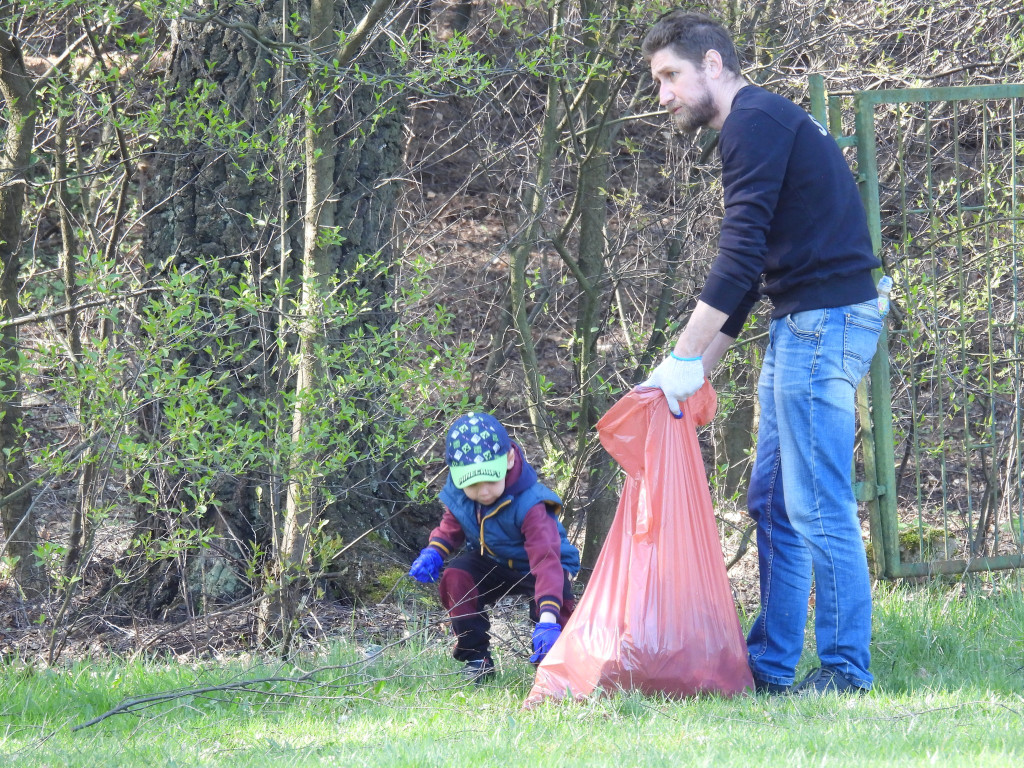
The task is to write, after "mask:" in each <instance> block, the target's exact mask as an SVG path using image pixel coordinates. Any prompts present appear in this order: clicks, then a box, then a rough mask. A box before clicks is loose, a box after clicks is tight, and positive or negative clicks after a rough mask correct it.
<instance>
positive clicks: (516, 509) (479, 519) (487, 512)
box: [441, 446, 580, 576]
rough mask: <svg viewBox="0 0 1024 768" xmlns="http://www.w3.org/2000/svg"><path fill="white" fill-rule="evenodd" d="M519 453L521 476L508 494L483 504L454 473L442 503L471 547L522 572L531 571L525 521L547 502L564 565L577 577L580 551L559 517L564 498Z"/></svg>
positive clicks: (506, 492)
mask: <svg viewBox="0 0 1024 768" xmlns="http://www.w3.org/2000/svg"><path fill="white" fill-rule="evenodd" d="M516 449H518V446H514V448H513V450H516ZM518 453H519V458H520V459H521V462H522V463H521V467H522V472H521V474H520V475H519V479H518V480H516V482H515V483H514V484H513V485H512V486H511V487H509V488H506V489H505V493H504V495H503V496H502V497H501V498H500V499H498V500H497V501H496V502H494V503H493V504H491V505H489V506H487V507H480V506H479V505H478V504H477V503H476V502H474V501H472V500H471V499H470V498H469V497H468V496H466V494H465V493H464V492H463V491H462V490H460V489H459V488H456V487H455V483H453V482H452V479H451V476H450V475H449V477H448V482H446V483H445V486H444V488H443V489H442V490H441V502H442V503H443V504H444V505H445V506H446V507H447V508H448V509H449V510H450V511H451V513H452V514H453V515H454V516H455V519H456V520H458V521H459V525H461V526H462V530H463V532H464V533H465V534H466V544H467V545H468V546H471V547H473V548H474V549H476V550H477V551H479V552H480V553H481V554H483V555H487V556H489V557H491V558H492V559H494V560H495V561H497V562H499V563H501V564H502V565H507V566H508V567H509V568H512V569H513V570H516V571H520V572H521V573H529V571H530V561H529V558H528V557H527V553H526V547H525V539H524V537H523V530H522V527H523V520H524V519H525V518H526V513H527V512H529V511H530V509H531V508H532V507H534V506H535V505H537V504H540V503H543V504H545V505H546V506H547V509H548V514H549V515H551V516H552V517H553V518H554V519H555V525H556V526H557V528H558V536H559V538H560V540H561V550H560V555H561V563H562V568H564V569H565V570H566V571H568V572H569V574H570V575H571V576H575V575H576V574H577V573H578V572H579V570H580V553H579V550H578V549H576V547H574V546H573V545H572V544H571V543H570V541H569V537H568V536H567V535H566V532H565V527H564V526H563V525H562V523H561V522H560V521H559V520H558V513H559V512H560V511H561V509H562V500H561V499H560V498H558V495H557V494H556V493H555V492H554V491H552V490H551V489H549V488H548V487H547V486H545V485H544V484H543V483H541V482H540V480H539V479H538V478H537V472H536V471H535V470H534V469H533V467H531V466H530V464H529V463H528V462H527V461H526V460H525V459H523V452H522V450H521V449H519V450H518Z"/></svg>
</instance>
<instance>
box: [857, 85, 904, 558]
mask: <svg viewBox="0 0 1024 768" xmlns="http://www.w3.org/2000/svg"><path fill="white" fill-rule="evenodd" d="M854 107H855V118H856V144H857V183H858V186H859V187H860V194H861V199H862V200H863V202H864V209H865V211H866V212H867V218H868V230H869V231H870V233H871V245H872V248H873V249H874V252H875V254H876V255H879V254H880V253H881V250H882V223H881V211H880V207H879V199H878V162H877V156H876V154H875V149H876V148H875V104H874V102H873V101H872V100H871V99H870V98H869V97H868V95H867V94H865V93H859V94H857V95H856V96H855V98H854ZM879 257H880V256H879ZM880 258H881V257H880ZM880 274H881V273H880V272H879V273H878V275H876V276H880ZM889 376H890V370H889V332H888V323H887V322H883V323H882V332H881V334H880V336H879V338H878V350H877V351H876V352H875V356H874V358H873V359H872V360H871V372H870V381H871V418H870V422H871V426H870V429H869V430H868V431H867V434H864V439H869V440H870V439H872V438H873V443H874V467H873V469H874V472H873V473H872V472H866V475H867V477H868V479H869V480H870V479H871V475H872V474H873V475H874V483H875V487H874V488H873V489H872V488H868V489H866V491H867V492H866V493H865V494H864V495H865V496H866V497H867V503H868V509H869V513H870V517H871V539H872V542H873V543H874V548H875V553H876V555H875V557H876V562H877V563H878V565H879V568H880V570H881V573H882V575H883V576H884V577H886V578H895V577H897V576H899V575H901V574H900V552H899V531H898V527H899V518H898V515H897V498H896V465H895V450H894V447H893V444H894V439H893V421H892V385H891V383H890V379H889ZM865 457H866V458H867V457H868V452H865ZM872 491H874V492H873V493H872Z"/></svg>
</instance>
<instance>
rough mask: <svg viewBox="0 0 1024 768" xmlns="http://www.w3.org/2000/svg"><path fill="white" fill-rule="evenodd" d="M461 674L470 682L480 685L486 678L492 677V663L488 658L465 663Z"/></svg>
mask: <svg viewBox="0 0 1024 768" xmlns="http://www.w3.org/2000/svg"><path fill="white" fill-rule="evenodd" d="M462 674H463V675H464V676H465V677H466V678H468V679H469V680H471V681H472V682H474V683H476V684H477V685H480V684H481V683H483V682H484V681H485V680H487V678H489V677H494V662H493V661H491V657H490V656H487V657H485V658H482V659H474V660H473V661H467V662H466V665H465V666H464V667H463V668H462Z"/></svg>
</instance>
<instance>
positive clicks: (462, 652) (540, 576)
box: [409, 413, 580, 682]
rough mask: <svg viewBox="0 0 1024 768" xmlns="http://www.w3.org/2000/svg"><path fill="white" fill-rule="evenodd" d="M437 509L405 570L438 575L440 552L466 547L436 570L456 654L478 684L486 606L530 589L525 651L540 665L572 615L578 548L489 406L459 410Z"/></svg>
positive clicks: (482, 672)
mask: <svg viewBox="0 0 1024 768" xmlns="http://www.w3.org/2000/svg"><path fill="white" fill-rule="evenodd" d="M445 460H446V461H447V463H448V469H449V474H448V482H447V483H446V484H445V486H444V489H443V490H442V491H441V502H442V503H443V504H444V507H445V510H444V514H443V516H442V517H441V524H440V525H438V526H437V528H435V529H434V530H433V531H432V532H431V534H430V543H429V544H428V546H426V547H425V548H424V549H423V550H422V551H421V552H420V555H419V557H417V558H416V560H415V561H414V562H413V564H412V567H411V568H410V569H409V575H410V576H411V577H413V578H414V579H416V580H417V581H420V582H423V583H428V582H434V581H437V578H438V575H440V573H441V566H442V564H443V562H444V558H446V557H448V556H449V555H451V554H452V553H453V552H454V551H456V550H457V549H459V547H461V546H462V545H463V544H464V543H465V544H466V549H465V551H463V552H462V553H461V554H460V555H458V556H457V557H456V558H455V559H454V560H452V561H451V562H450V563H449V564H448V567H447V568H445V570H444V575H442V576H441V585H440V593H441V603H442V605H444V607H445V610H447V611H448V615H449V616H450V617H451V620H452V628H453V629H454V631H455V636H456V642H455V653H454V656H455V658H456V659H458V660H459V661H463V662H465V674H466V675H467V677H469V678H470V679H472V680H474V681H476V682H480V681H481V680H483V679H484V678H486V677H489V676H490V675H492V674H493V673H494V661H493V660H492V659H491V653H490V635H489V633H488V630H489V629H490V627H491V622H490V619H489V618H488V616H487V611H486V608H487V606H489V605H492V604H493V603H495V602H496V601H497V600H499V599H500V598H501V597H504V596H505V595H508V594H515V595H532V597H533V599H532V601H531V602H530V618H531V619H532V620H533V621H535V622H536V626H535V628H534V630H533V655H532V656H531V657H530V661H531V662H533V663H534V664H539V663H540V661H541V659H543V658H544V656H545V655H546V654H547V652H548V651H549V650H551V646H553V645H554V643H555V640H557V639H558V635H559V634H560V633H561V631H562V626H564V625H565V622H566V621H567V620H568V618H569V616H571V615H572V610H573V607H574V606H575V600H574V599H573V594H572V587H571V586H570V584H569V576H574V575H576V573H577V572H578V571H579V569H580V553H579V551H578V550H577V549H576V547H574V546H573V545H572V544H570V543H569V539H568V537H567V536H566V535H565V528H563V527H562V524H561V523H560V522H558V519H557V515H558V513H559V512H560V511H561V508H562V502H561V500H560V499H559V498H558V496H557V495H555V493H554V492H552V491H550V490H549V489H548V488H546V487H545V486H544V485H543V484H541V482H540V481H539V480H538V479H537V473H536V472H535V471H534V469H533V467H531V466H530V465H529V464H528V463H527V462H526V459H525V458H524V456H523V450H522V448H520V447H519V446H518V445H517V444H516V443H514V442H512V441H511V440H510V439H509V436H508V432H506V431H505V428H504V427H503V426H502V425H501V423H500V422H499V421H498V420H497V419H496V418H494V417H493V416H491V415H490V414H487V413H467V414H466V415H464V416H460V417H459V418H458V419H456V420H455V423H454V424H452V427H451V429H450V430H449V431H448V439H447V442H446V445H445Z"/></svg>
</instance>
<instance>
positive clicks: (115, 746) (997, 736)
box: [0, 577, 1024, 768]
mask: <svg viewBox="0 0 1024 768" xmlns="http://www.w3.org/2000/svg"><path fill="white" fill-rule="evenodd" d="M1009 581H1010V582H1011V586H1009V587H1007V586H1005V584H1004V586H1003V588H1002V589H1001V590H992V589H989V590H985V589H983V588H982V587H980V586H977V585H976V586H974V587H972V588H971V589H970V590H965V589H964V588H963V586H962V585H961V586H959V587H957V588H954V589H952V590H950V589H948V588H947V589H945V590H940V589H938V588H930V589H924V590H911V589H892V588H889V587H882V588H880V590H879V591H878V593H877V594H876V604H875V644H874V649H873V651H874V661H873V671H874V673H875V676H876V687H875V690H874V691H873V692H872V693H871V694H869V695H868V696H865V697H860V698H854V699H849V698H845V699H844V698H836V697H825V698H822V699H817V700H803V699H794V698H775V699H767V698H760V697H757V698H754V697H746V696H741V697H736V698H734V699H730V700H725V699H719V698H714V697H708V698H701V699H696V700H686V701H669V700H664V699H658V698H644V697H641V696H637V695H632V694H624V695H619V696H615V697H610V698H600V699H594V700H591V701H588V702H586V703H583V704H579V703H563V704H558V705H545V706H542V707H540V708H539V709H537V710H534V711H531V712H524V711H522V709H521V704H522V701H523V699H524V698H525V696H526V694H527V692H528V691H529V689H530V686H531V684H532V675H531V668H530V667H529V666H528V665H527V664H526V663H524V662H523V661H520V660H518V659H511V658H500V657H499V660H498V661H499V666H500V667H501V671H500V674H499V675H498V678H497V680H496V681H495V682H494V683H492V684H489V685H485V686H481V687H466V686H464V685H462V683H461V681H460V680H459V679H458V675H457V674H456V673H457V669H458V665H457V664H455V663H454V662H453V661H451V660H450V659H449V658H448V657H447V654H446V653H445V649H444V648H443V647H442V646H440V645H437V644H427V645H422V644H421V645H419V646H413V645H410V644H404V645H397V646H393V647H390V648H388V649H385V651H384V652H383V653H382V654H381V655H380V656H379V657H378V658H377V659H375V660H373V661H372V662H367V661H364V660H363V659H362V656H361V651H360V649H359V648H357V647H355V646H353V645H351V644H347V643H339V644H338V645H336V646H335V647H334V648H333V649H332V650H331V651H330V653H329V654H328V655H327V656H325V657H324V658H320V659H315V660H309V661H308V663H306V664H302V665H293V666H287V667H284V666H276V667H275V666H269V665H259V666H257V665H254V664H252V663H249V664H245V663H243V662H241V661H238V662H234V663H221V664H218V663H214V662H210V663H207V664H202V665H179V664H173V663H168V662H162V663H158V662H152V661H151V662H147V663H123V662H117V661H114V660H109V661H106V660H105V661H98V662H94V663H79V664H77V665H75V666H73V667H69V668H65V669H52V670H38V669H28V668H25V667H19V666H18V665H9V666H6V667H4V668H2V669H0V765H5V766H6V765H10V766H61V768H63V766H147V768H155V767H156V766H176V765H181V766H185V765H187V766H268V767H272V768H287V767H288V766H388V767H389V768H390V767H391V766H444V765H458V766H467V767H469V766H474V767H475V766H481V767H482V766H497V767H499V768H508V767H510V766H530V767H531V768H549V767H550V768H555V767H556V766H559V767H561V766H608V765H614V766H621V767H622V768H626V767H628V766H667V765H680V766H687V767H688V768H689V767H690V766H723V765H726V766H728V765H737V766H739V765H743V766H752V765H756V766H775V765H777V766H798V767H799V766H843V767H844V768H845V767H846V766H919V765H920V766H924V765H940V766H972V768H973V767H975V766H999V767H1000V768H1004V767H1005V766H1010V765H1019V764H1021V760H1022V758H1024V596H1022V593H1021V587H1020V579H1019V577H1015V579H1011V580H1009ZM812 659H813V654H810V653H809V654H807V656H806V660H805V665H804V666H807V665H808V664H810V663H812ZM320 665H333V668H332V669H331V670H328V671H325V672H322V673H319V674H317V675H316V676H315V677H314V678H313V680H312V681H310V682H308V683H305V684H300V683H294V682H279V683H263V684H260V685H259V686H258V687H257V688H258V690H256V691H249V692H238V691H234V692H228V691H224V692H211V693H207V694H205V695H198V694H194V693H193V694H190V695H184V696H181V697H179V698H175V699H172V700H169V701H165V702H163V703H159V704H156V705H154V706H151V707H150V708H147V709H142V710H137V711H135V712H133V713H130V714H121V715H117V716H114V717H110V718H108V719H106V720H103V721H102V722H100V723H98V724H96V725H92V726H90V727H88V728H84V729H81V730H77V731H73V730H72V728H73V727H74V726H76V725H80V724H82V723H85V722H86V721H88V720H89V719H90V718H93V717H96V716H98V715H100V714H102V713H104V712H105V711H107V710H109V709H110V708H112V707H114V706H116V705H117V704H119V703H120V702H122V701H124V700H126V699H132V698H138V697H143V696H146V695H151V694H156V693H160V692H165V691H170V690H176V689H194V688H197V687H200V686H214V685H224V684H230V683H238V682H239V681H242V680H252V679H256V678H265V677H272V676H279V677H288V678H294V677H296V676H298V675H300V674H302V673H303V672H304V671H305V670H308V669H312V668H313V667H315V666H320Z"/></svg>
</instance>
